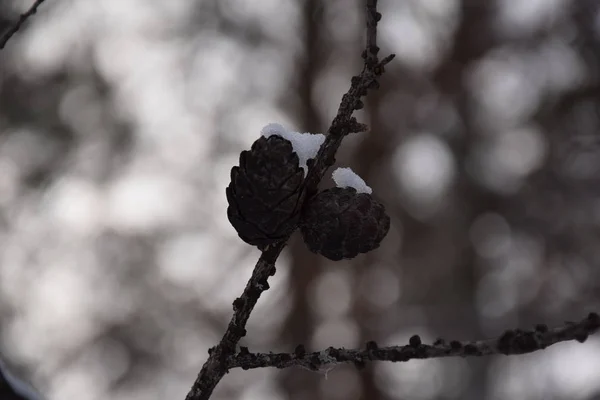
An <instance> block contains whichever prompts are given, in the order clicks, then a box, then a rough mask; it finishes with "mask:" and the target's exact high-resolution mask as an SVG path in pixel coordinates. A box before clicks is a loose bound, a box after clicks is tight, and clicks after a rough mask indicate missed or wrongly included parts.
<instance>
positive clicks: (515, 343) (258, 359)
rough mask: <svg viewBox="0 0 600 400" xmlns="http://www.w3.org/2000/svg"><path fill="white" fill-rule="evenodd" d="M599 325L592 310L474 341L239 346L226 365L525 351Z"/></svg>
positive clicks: (580, 336) (579, 336)
mask: <svg viewBox="0 0 600 400" xmlns="http://www.w3.org/2000/svg"><path fill="white" fill-rule="evenodd" d="M598 329H600V316H598V314H597V313H591V314H589V315H588V316H587V317H586V318H584V319H583V320H581V321H580V322H578V323H573V322H570V323H566V324H565V325H563V326H560V327H557V328H553V329H548V328H547V327H546V326H545V325H537V326H536V327H535V328H534V329H532V330H526V331H524V330H519V329H516V330H509V331H506V332H504V333H503V334H502V335H501V336H500V337H497V338H494V339H488V340H479V341H474V342H459V341H450V342H446V341H444V340H442V339H438V340H437V341H436V342H435V343H433V344H432V345H426V344H422V343H421V339H420V338H419V337H418V336H416V335H415V336H413V337H412V338H411V339H410V342H409V344H408V345H406V346H390V347H378V346H377V344H376V343H375V342H369V343H367V346H366V348H365V349H344V348H341V349H336V348H333V347H329V348H328V349H325V350H322V351H317V352H313V353H307V352H306V351H304V347H303V346H299V347H297V348H296V351H295V352H294V353H250V352H249V351H248V349H247V348H242V349H241V351H240V352H239V353H238V354H236V355H235V356H231V357H230V358H229V360H228V365H229V368H238V367H241V368H243V369H253V368H265V367H275V368H289V367H303V368H307V369H311V370H314V371H317V370H320V369H322V368H328V367H332V366H334V365H337V364H342V363H354V364H355V365H357V366H358V367H362V366H364V365H365V364H366V362H368V361H391V362H403V361H409V360H412V359H427V358H442V357H481V356H487V355H492V354H504V355H514V354H525V353H532V352H534V351H538V350H543V349H545V348H547V347H548V346H552V345H553V344H556V343H559V342H564V341H570V340H577V341H578V342H584V341H585V340H586V339H587V338H588V336H589V335H591V334H593V333H595V332H597V331H598Z"/></svg>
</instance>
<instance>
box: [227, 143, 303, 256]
mask: <svg viewBox="0 0 600 400" xmlns="http://www.w3.org/2000/svg"><path fill="white" fill-rule="evenodd" d="M303 181H304V171H303V170H302V168H300V166H299V163H298V155H297V154H296V153H295V152H294V150H293V148H292V144H291V143H290V141H288V140H286V139H283V138H282V137H280V136H277V135H273V136H270V137H269V138H266V137H264V136H261V137H260V138H259V139H257V140H256V141H255V142H254V144H253V145H252V148H251V149H250V150H249V151H242V153H241V154H240V165H239V167H237V166H236V167H233V168H232V169H231V183H230V184H229V186H228V187H227V190H226V194H227V201H228V202H229V207H228V208H227V217H228V218H229V222H231V225H233V227H234V228H235V230H236V231H237V232H238V235H239V236H240V238H241V239H242V240H243V241H245V242H246V243H249V244H251V245H253V246H257V247H258V248H259V249H261V250H262V249H264V248H265V247H266V246H268V245H269V244H272V243H275V242H277V241H279V240H281V239H284V238H285V237H286V236H288V235H289V234H291V233H292V232H293V231H294V229H295V228H296V227H297V226H298V221H299V218H300V208H301V206H302V201H303V200H304V191H303V190H302V183H303Z"/></svg>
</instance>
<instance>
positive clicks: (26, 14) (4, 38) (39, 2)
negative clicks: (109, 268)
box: [0, 0, 45, 49]
mask: <svg viewBox="0 0 600 400" xmlns="http://www.w3.org/2000/svg"><path fill="white" fill-rule="evenodd" d="M44 1H45V0H36V1H35V3H33V4H32V5H31V7H29V10H27V11H26V12H24V13H23V14H21V15H20V16H19V19H18V21H16V22H15V23H14V24H13V25H12V26H11V27H10V28H8V30H7V31H6V32H5V33H4V34H3V35H2V36H1V37H0V49H3V48H4V46H6V43H8V41H9V40H10V38H11V37H13V35H14V34H15V33H17V32H18V31H19V29H21V26H22V25H23V24H24V23H25V21H27V19H28V18H29V17H31V16H32V15H33V14H35V13H36V12H37V9H38V7H39V6H41V5H42V3H43V2H44Z"/></svg>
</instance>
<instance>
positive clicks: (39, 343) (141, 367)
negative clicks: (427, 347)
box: [0, 0, 600, 400]
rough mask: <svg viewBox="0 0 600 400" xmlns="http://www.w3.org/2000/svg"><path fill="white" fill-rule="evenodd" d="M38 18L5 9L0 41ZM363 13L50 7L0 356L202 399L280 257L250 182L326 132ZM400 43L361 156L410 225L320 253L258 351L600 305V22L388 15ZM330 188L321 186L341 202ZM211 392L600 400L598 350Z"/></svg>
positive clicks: (546, 11)
mask: <svg viewBox="0 0 600 400" xmlns="http://www.w3.org/2000/svg"><path fill="white" fill-rule="evenodd" d="M31 3H33V1H32V0H28V1H21V0H19V1H17V0H4V1H2V2H1V3H0V32H3V31H4V30H5V29H6V28H8V27H9V26H10V25H11V24H12V23H13V21H14V20H15V19H17V18H18V15H19V14H20V13H21V12H24V11H25V10H26V9H28V8H29V6H30V5H31ZM363 5H364V4H363V0H360V1H359V0H262V1H251V0H170V1H160V0H101V1H84V0H47V1H46V2H45V3H44V4H43V5H42V6H41V7H40V9H39V12H38V13H37V14H36V15H35V16H34V17H33V18H32V19H30V20H29V22H28V23H27V25H26V26H25V27H24V28H23V29H22V30H21V31H20V32H19V33H18V34H17V35H16V36H15V37H14V38H13V39H12V40H11V41H10V42H9V43H8V45H7V47H6V48H5V49H4V50H3V51H1V52H0V354H1V357H2V358H3V359H4V360H5V362H6V363H7V364H9V365H10V366H11V368H12V370H13V372H14V373H15V374H17V375H19V376H21V377H23V378H24V379H26V380H28V381H30V382H32V383H33V385H34V386H35V387H36V388H37V389H38V390H39V391H41V392H42V393H44V394H45V396H46V397H47V399H49V400H70V399H78V400H79V399H84V400H95V399H113V400H121V399H123V400H125V399H127V400H135V399H144V400H153V399H182V400H183V399H184V398H185V395H186V393H187V391H188V390H189V388H190V387H191V385H192V382H193V381H194V379H195V377H196V374H197V373H198V371H199V370H200V368H201V366H202V364H203V362H204V361H205V359H206V358H207V356H208V354H207V350H208V348H209V347H211V346H213V345H215V344H216V343H217V341H218V340H219V339H220V337H221V335H222V334H223V332H224V330H225V328H226V325H227V323H228V321H229V319H230V317H231V313H232V307H231V303H232V301H233V299H234V298H235V297H236V296H238V295H239V294H240V293H241V291H242V290H243V288H244V286H245V284H246V281H247V279H248V277H249V276H250V273H251V270H252V268H253V266H254V264H255V262H256V260H257V259H258V256H259V252H258V251H257V250H256V249H254V248H252V247H250V246H248V245H246V244H245V243H243V242H242V241H241V240H240V239H238V237H237V235H236V232H235V231H234V229H233V228H232V227H231V226H230V224H229V222H228V220H227V217H226V206H227V204H226V199H225V187H226V186H227V184H228V182H229V171H230V169H231V167H232V166H233V165H235V164H237V163H238V157H239V153H240V151H241V150H243V149H248V148H249V147H250V145H251V143H252V142H253V141H254V140H255V139H256V138H257V137H258V135H259V132H260V129H261V128H262V126H264V125H266V124H267V123H270V122H278V123H282V124H283V125H285V126H286V127H288V128H290V129H293V130H298V131H301V132H325V131H326V130H327V128H328V126H329V124H330V122H331V120H332V118H333V116H334V115H335V113H336V111H337V107H338V104H339V101H340V99H341V95H342V94H343V93H344V92H345V91H346V90H347V88H348V86H349V82H350V77H351V76H352V75H355V74H357V73H358V72H359V71H360V69H361V59H360V52H361V50H362V48H363V42H364V23H363ZM380 11H381V12H382V13H383V19H382V21H381V24H380V30H379V44H380V47H382V54H383V55H385V54H388V53H390V52H394V53H396V54H397V58H396V59H395V60H394V62H393V63H391V64H389V66H388V67H387V70H386V74H385V75H384V76H383V78H382V80H381V89H380V90H378V91H376V92H372V93H370V94H369V96H368V99H367V101H366V107H365V109H364V110H361V112H360V113H357V117H358V118H359V120H360V121H361V122H366V123H368V124H369V125H370V127H371V131H370V132H369V133H364V134H356V135H353V136H351V137H349V138H348V139H347V140H346V141H345V142H344V144H343V146H342V148H341V151H340V153H339V154H338V157H337V159H338V165H339V166H349V167H351V168H353V169H354V170H355V171H356V172H357V173H359V175H361V176H362V177H363V178H364V179H365V180H366V181H367V183H368V184H369V185H370V186H371V187H373V189H374V195H375V196H376V197H377V198H378V199H379V200H380V201H381V202H383V203H384V204H385V205H386V207H387V210H388V213H389V214H390V216H391V217H392V228H391V230H390V233H389V235H388V236H387V238H386V239H385V240H384V242H383V244H382V246H381V248H380V249H378V250H377V251H374V252H371V253H369V254H367V255H362V256H360V257H357V258H356V259H354V260H351V261H345V262H337V263H331V262H328V261H327V260H326V259H324V258H322V257H317V256H315V255H313V254H311V253H309V252H308V251H307V250H306V248H305V246H304V244H303V243H302V240H301V238H299V237H297V236H296V235H295V236H294V237H293V240H292V241H291V243H290V244H289V246H288V247H287V248H286V250H285V251H284V254H283V256H282V257H281V258H280V260H279V262H278V265H277V274H276V276H275V277H274V278H272V280H271V282H272V284H271V287H272V289H271V290H269V291H268V292H267V293H265V295H264V296H263V297H261V299H260V302H259V304H258V306H257V308H256V309H255V312H254V313H253V315H252V317H251V318H250V323H249V326H248V335H247V337H245V338H244V340H243V341H242V345H245V346H249V347H250V350H251V351H288V352H291V351H293V349H294V347H295V346H296V345H298V344H300V343H302V344H305V345H306V347H307V349H308V350H320V349H322V348H325V347H327V346H343V347H360V346H363V345H364V343H365V342H366V341H368V340H375V341H377V342H378V343H379V344H380V345H392V344H404V343H406V342H407V341H408V338H409V337H410V336H411V335H413V334H419V335H421V337H422V338H423V340H424V341H426V342H430V341H433V340H435V339H436V338H437V337H440V336H441V337H444V338H445V339H460V340H472V339H481V338H487V337H494V336H498V335H499V334H501V333H502V331H503V330H504V329H507V328H517V327H523V328H525V327H530V326H532V325H533V324H535V323H546V324H549V325H555V324H561V323H563V322H564V321H565V320H578V319H580V318H582V317H584V316H585V315H587V313H588V312H589V311H594V310H595V311H599V309H600V269H599V263H600V262H599V261H598V260H600V246H599V239H600V229H599V228H600V3H599V2H598V1H595V0H527V1H520V0H462V1H461V0H403V1H400V0H380ZM331 184H332V183H331V179H330V178H329V177H328V178H327V180H325V181H324V182H323V187H327V186H330V185H331ZM213 399H215V400H216V399H242V400H254V399H261V400H262V399H264V400H278V399H290V400H306V399H310V400H318V399H328V400H342V399H343V400H359V399H365V400H379V399H382V400H383V399H385V400H387V399H390V400H391V399H407V400H412V399H419V400H421V399H422V400H425V399H469V400H471V399H472V400H481V399H581V400H592V399H596V400H597V399H600V338H599V337H591V338H590V339H589V340H588V341H587V342H586V343H585V344H579V343H565V344H560V345H557V346H554V347H552V348H550V349H548V350H546V351H543V352H539V353H535V354H531V355H526V356H520V357H487V358H482V359H474V358H470V359H443V360H427V361H411V362H408V363H402V364H389V363H378V364H374V365H370V366H369V367H368V368H367V369H366V370H365V371H361V372H357V371H356V370H355V368H354V367H351V366H344V367H337V368H335V369H332V370H328V371H322V372H321V373H314V372H310V371H305V370H301V369H288V370H283V371H279V370H274V369H259V370H254V371H241V370H233V371H231V372H230V373H229V374H228V375H227V376H226V377H225V379H223V381H221V383H220V384H219V386H218V388H217V390H216V392H215V394H214V395H213Z"/></svg>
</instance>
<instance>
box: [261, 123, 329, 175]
mask: <svg viewBox="0 0 600 400" xmlns="http://www.w3.org/2000/svg"><path fill="white" fill-rule="evenodd" d="M260 133H261V135H262V136H264V137H267V138H268V137H269V136H273V135H278V136H281V137H282V138H284V139H287V140H289V141H290V142H291V143H292V147H293V148H294V151H295V152H296V154H298V159H299V161H300V167H301V168H302V169H303V170H304V174H305V175H306V172H307V171H308V166H307V165H306V162H307V161H308V160H310V159H311V158H315V156H316V155H317V153H318V152H319V148H320V147H321V145H322V144H323V142H324V141H325V135H323V134H321V133H316V134H315V133H300V132H292V131H288V130H287V129H285V128H284V127H283V126H282V125H280V124H275V123H273V124H268V125H266V126H265V127H264V128H263V129H262V131H261V132H260Z"/></svg>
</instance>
